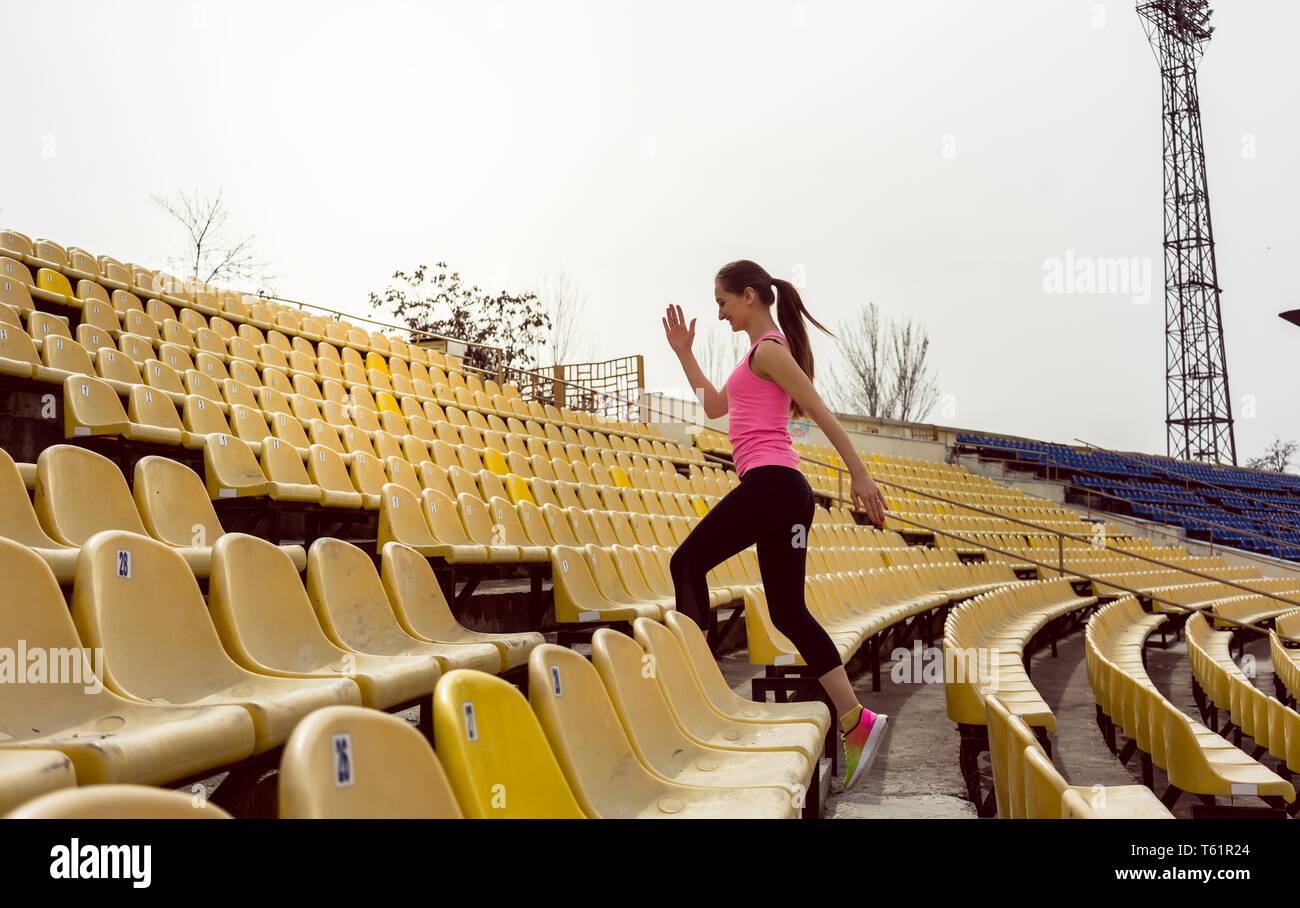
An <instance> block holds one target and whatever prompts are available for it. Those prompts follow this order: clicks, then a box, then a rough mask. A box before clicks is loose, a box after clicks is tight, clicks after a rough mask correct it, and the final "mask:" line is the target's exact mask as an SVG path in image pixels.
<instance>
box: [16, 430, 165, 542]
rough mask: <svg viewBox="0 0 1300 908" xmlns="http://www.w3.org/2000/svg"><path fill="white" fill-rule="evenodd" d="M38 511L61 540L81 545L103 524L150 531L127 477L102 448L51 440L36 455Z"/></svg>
mask: <svg viewBox="0 0 1300 908" xmlns="http://www.w3.org/2000/svg"><path fill="white" fill-rule="evenodd" d="M34 500H35V508H36V516H37V518H38V519H39V520H40V521H41V525H42V526H43V527H44V528H45V530H46V532H48V533H49V534H50V536H51V537H52V538H53V539H54V540H55V541H57V542H60V543H62V544H63V545H72V546H79V545H83V544H85V542H86V540H88V539H89V538H90V537H91V536H93V535H95V534H96V533H98V532H100V531H101V530H123V531H125V532H128V533H136V534H138V535H140V536H144V535H147V534H146V532H145V528H144V523H143V522H142V521H141V520H140V514H139V512H138V511H137V510H136V508H135V502H134V500H133V499H132V498H131V489H130V488H129V487H128V486H127V484H126V477H125V476H123V475H122V473H121V471H120V470H118V468H117V465H116V464H114V463H113V461H111V460H109V459H108V458H107V457H105V456H104V455H102V454H96V453H95V452H94V451H88V450H86V449H85V448H78V447H75V446H73V445H52V446H50V447H48V448H46V449H45V450H44V451H42V452H41V456H40V457H39V458H37V461H36V491H35V494H34Z"/></svg>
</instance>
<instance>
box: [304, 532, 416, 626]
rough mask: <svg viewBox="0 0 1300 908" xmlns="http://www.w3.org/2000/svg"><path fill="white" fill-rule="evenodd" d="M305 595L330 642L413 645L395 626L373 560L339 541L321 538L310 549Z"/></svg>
mask: <svg viewBox="0 0 1300 908" xmlns="http://www.w3.org/2000/svg"><path fill="white" fill-rule="evenodd" d="M307 595H308V596H309V597H310V599H311V603H312V606H313V607H314V608H315V610H316V619H317V620H318V621H319V622H320V624H321V627H322V628H324V629H325V633H326V634H327V635H328V636H329V638H330V639H331V640H333V641H335V642H336V643H338V644H340V645H343V646H351V647H356V648H359V649H362V650H363V651H364V650H365V649H366V648H369V645H370V644H372V643H382V642H384V641H392V640H399V641H400V640H405V641H408V642H411V643H414V641H413V640H411V638H410V637H409V636H408V635H407V634H406V632H405V631H403V630H402V628H401V627H400V626H399V625H398V623H397V617H396V616H395V615H394V614H393V609H392V606H391V605H389V603H388V594H387V593H385V592H384V584H383V581H382V580H380V579H379V571H377V570H375V565H374V562H372V561H371V560H370V556H369V555H367V554H366V553H365V552H363V551H362V550H361V549H359V548H357V547H356V546H355V545H351V544H350V543H347V542H344V541H343V540H341V539H331V538H329V537H322V538H320V539H317V540H316V541H315V542H313V543H312V546H311V548H310V549H308V550H307Z"/></svg>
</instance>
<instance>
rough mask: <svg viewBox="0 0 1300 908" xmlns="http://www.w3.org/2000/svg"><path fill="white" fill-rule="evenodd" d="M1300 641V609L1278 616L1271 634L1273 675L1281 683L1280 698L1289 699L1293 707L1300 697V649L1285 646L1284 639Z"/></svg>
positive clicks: (1269, 637) (1270, 647)
mask: <svg viewBox="0 0 1300 908" xmlns="http://www.w3.org/2000/svg"><path fill="white" fill-rule="evenodd" d="M1284 636H1285V637H1289V638H1290V639H1291V640H1300V609H1295V610H1294V611H1290V612H1287V613H1286V614H1285V615H1280V616H1278V617H1277V618H1276V619H1275V620H1274V622H1273V630H1271V631H1270V632H1269V635H1268V640H1269V653H1270V655H1271V656H1272V660H1273V675H1274V677H1275V678H1276V679H1277V681H1278V682H1280V688H1279V689H1278V692H1277V693H1278V696H1279V697H1289V702H1290V703H1291V705H1292V706H1294V705H1295V704H1296V698H1298V697H1300V649H1293V648H1291V647H1288V646H1286V645H1284V644H1283V642H1282V637H1284Z"/></svg>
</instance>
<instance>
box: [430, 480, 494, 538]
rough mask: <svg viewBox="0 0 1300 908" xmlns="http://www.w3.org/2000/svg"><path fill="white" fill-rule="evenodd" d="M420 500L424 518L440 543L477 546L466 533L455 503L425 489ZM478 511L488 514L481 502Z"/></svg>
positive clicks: (432, 490) (442, 495) (436, 492)
mask: <svg viewBox="0 0 1300 908" xmlns="http://www.w3.org/2000/svg"><path fill="white" fill-rule="evenodd" d="M420 498H421V502H422V505H423V508H424V518H425V520H426V521H428V525H429V530H430V531H431V532H432V533H433V536H434V538H435V539H437V540H438V542H441V543H444V544H446V545H476V544H477V543H476V542H475V541H474V540H473V539H472V538H470V536H469V534H468V533H466V532H465V525H464V524H462V523H461V519H460V516H459V515H458V514H457V513H456V503H455V502H453V501H452V500H451V499H450V498H448V497H447V496H446V495H444V494H442V493H441V492H439V491H436V490H435V489H425V490H424V491H423V492H422V493H421V495H420ZM478 510H479V512H480V513H483V514H486V511H485V510H484V507H483V503H482V502H479V508H478ZM489 532H490V531H489Z"/></svg>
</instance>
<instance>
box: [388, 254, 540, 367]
mask: <svg viewBox="0 0 1300 908" xmlns="http://www.w3.org/2000/svg"><path fill="white" fill-rule="evenodd" d="M448 267H449V266H448V265H447V263H446V262H438V263H436V264H435V265H434V266H433V268H430V267H429V266H428V265H420V266H419V267H418V268H416V269H415V270H413V271H410V272H405V271H397V272H394V274H393V280H394V281H395V282H396V284H390V285H389V286H388V287H387V288H386V289H385V290H384V291H383V292H382V293H375V292H373V291H372V292H371V293H370V308H371V309H372V310H373V311H376V312H382V313H387V314H391V316H392V317H394V318H395V319H396V320H397V321H399V322H402V323H404V324H406V325H408V326H410V327H411V328H412V329H413V331H415V332H427V333H429V334H436V335H440V336H442V337H448V338H452V339H455V340H462V341H465V342H466V343H467V344H468V345H469V346H468V348H467V349H466V352H465V355H464V356H463V357H462V360H463V361H464V362H466V363H468V364H470V365H474V366H477V367H478V368H480V369H484V370H487V371H490V372H495V371H496V370H497V368H498V367H500V368H505V369H508V368H516V369H536V368H537V357H536V352H535V351H537V350H538V349H539V346H540V345H542V344H543V343H544V342H545V340H546V339H547V332H548V331H549V330H550V328H551V319H550V316H549V315H547V313H546V311H545V308H544V307H543V306H542V304H541V302H540V301H539V300H538V298H537V295H536V294H535V293H531V292H526V293H521V294H512V293H505V292H500V293H496V294H492V293H488V292H486V291H484V290H482V289H481V288H479V287H478V286H477V285H473V286H466V285H465V284H464V283H463V282H462V280H461V276H460V272H458V271H449V270H448ZM411 339H412V340H414V341H419V340H420V339H421V336H420V335H419V334H416V333H413V334H412V335H411ZM477 344H484V345H488V346H495V347H500V348H501V354H500V362H499V363H498V362H497V352H496V351H495V350H492V349H487V348H485V347H481V346H475V345H477Z"/></svg>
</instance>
